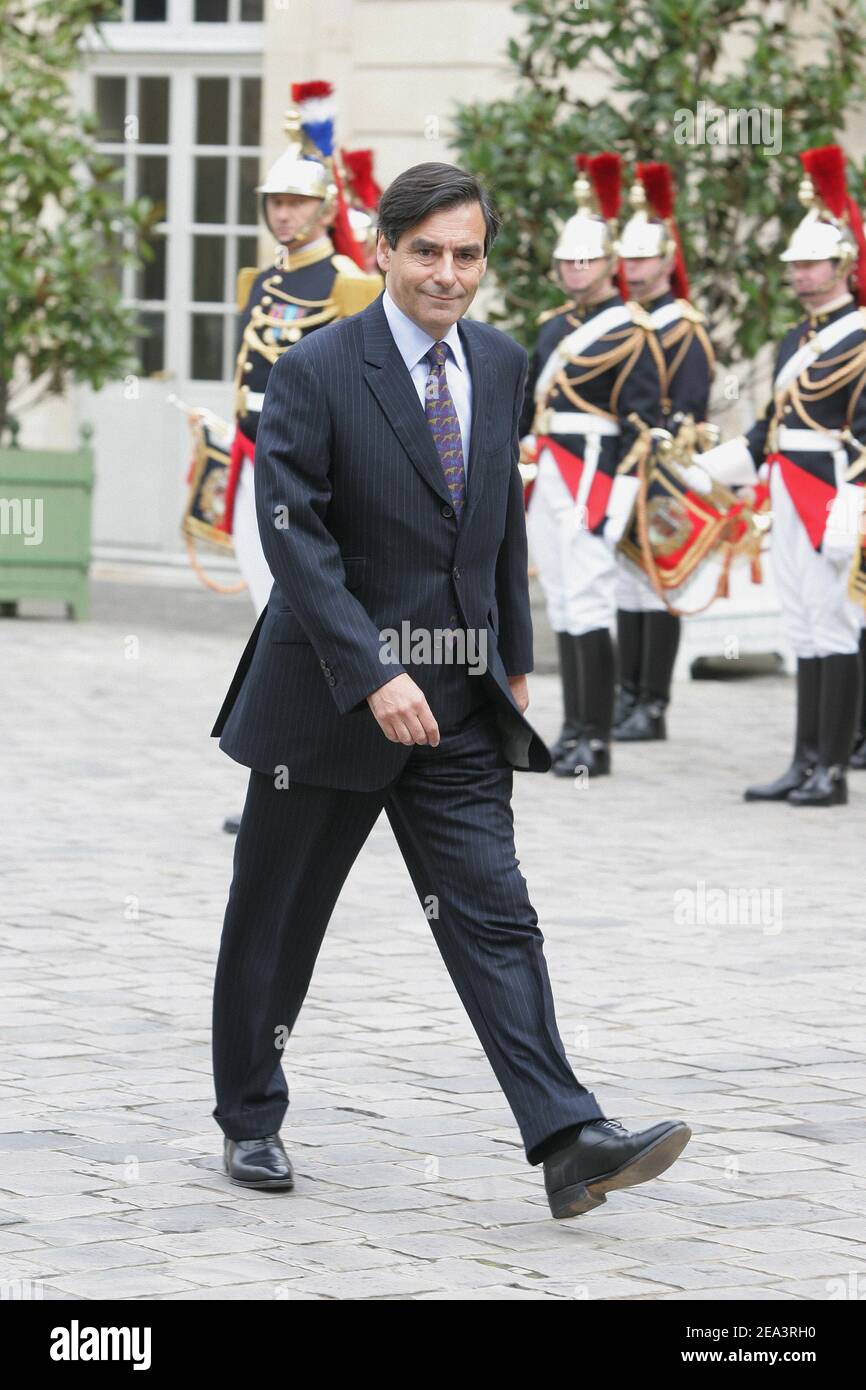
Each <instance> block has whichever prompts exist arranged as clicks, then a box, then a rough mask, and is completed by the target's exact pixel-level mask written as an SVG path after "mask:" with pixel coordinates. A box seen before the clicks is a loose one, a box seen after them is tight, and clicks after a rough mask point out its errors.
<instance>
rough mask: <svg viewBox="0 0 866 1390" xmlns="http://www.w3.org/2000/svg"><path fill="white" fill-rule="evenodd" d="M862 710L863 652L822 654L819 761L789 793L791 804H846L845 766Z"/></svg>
mask: <svg viewBox="0 0 866 1390" xmlns="http://www.w3.org/2000/svg"><path fill="white" fill-rule="evenodd" d="M859 712H860V656H859V654H858V653H857V652H836V653H834V655H833V656H822V657H821V715H820V720H819V724H818V764H817V766H816V768H815V770H814V772H813V773H812V775H811V777H810V778H809V779H808V780H807V781H806V782H804V783H803V785H802V786H801V787H797V788H796V790H794V791H792V792H791V794H790V796H789V797H788V801H789V802H790V804H791V805H792V806H844V805H845V803H846V802H847V800H848V783H847V781H846V780H845V769H846V767H847V766H848V759H849V758H850V756H851V745H852V743H853V742H854V731H855V729H856V727H857V716H858V714H859Z"/></svg>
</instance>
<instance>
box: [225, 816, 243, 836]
mask: <svg viewBox="0 0 866 1390" xmlns="http://www.w3.org/2000/svg"><path fill="white" fill-rule="evenodd" d="M240 828H241V818H240V816H226V818H225V820H224V821H223V830H224V831H225V832H226V834H227V835H237V833H238V831H239V830H240Z"/></svg>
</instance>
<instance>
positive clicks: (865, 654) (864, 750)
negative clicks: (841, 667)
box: [851, 627, 866, 771]
mask: <svg viewBox="0 0 866 1390" xmlns="http://www.w3.org/2000/svg"><path fill="white" fill-rule="evenodd" d="M860 682H861V685H860V692H861V693H860V723H859V726H858V729H857V733H856V736H855V739H854V752H853V753H852V754H851V767H852V768H856V769H857V770H859V771H862V770H863V769H864V768H866V627H864V628H863V630H862V632H861V633H860Z"/></svg>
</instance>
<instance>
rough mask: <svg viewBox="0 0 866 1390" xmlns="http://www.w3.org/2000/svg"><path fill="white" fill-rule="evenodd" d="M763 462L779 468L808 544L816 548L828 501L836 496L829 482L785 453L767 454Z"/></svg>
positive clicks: (820, 535)
mask: <svg viewBox="0 0 866 1390" xmlns="http://www.w3.org/2000/svg"><path fill="white" fill-rule="evenodd" d="M767 462H768V463H769V464H770V465H771V466H772V464H774V463H775V464H776V465H777V466H778V467H779V468H780V469H781V470H782V478H783V479H784V482H785V487H786V488H787V489H788V492H789V493H790V496H791V500H792V502H793V503H794V506H795V508H796V511H797V515H798V516H799V518H800V520H801V521H802V523H803V525H804V526H805V528H806V531H807V534H808V536H809V540H810V541H811V542H812V545H813V546H814V547H815V549H816V550H819V549H820V547H821V542H822V540H823V539H824V531H825V530H826V527H827V515H828V512H829V509H830V503H831V502H832V501H833V498H834V497H835V496H836V488H835V487H834V486H833V485H832V483H825V482H824V480H823V478H816V477H815V474H814V473H808V472H807V471H806V469H805V468H801V467H800V465H799V464H798V463H794V461H793V460H792V459H789V458H788V457H787V456H786V455H785V454H779V453H776V454H768V455H767Z"/></svg>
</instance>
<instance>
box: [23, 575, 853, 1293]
mask: <svg viewBox="0 0 866 1390" xmlns="http://www.w3.org/2000/svg"><path fill="white" fill-rule="evenodd" d="M96 589H97V593H96V596H95V597H96V602H95V605H94V613H95V617H94V620H93V621H91V622H89V623H86V624H78V625H76V624H71V623H65V622H59V621H55V620H53V619H49V618H47V617H44V616H39V615H36V616H31V617H23V618H19V619H17V620H4V621H0V667H2V670H3V676H4V697H5V700H4V707H5V710H6V711H7V718H8V712H9V711H11V712H12V716H13V717H12V720H11V721H10V722H9V724H8V727H9V728H11V730H12V736H11V737H9V738H7V740H6V742H5V745H4V752H5V755H6V757H5V770H6V776H5V777H4V778H3V779H2V782H0V813H2V815H3V824H4V836H3V841H2V844H0V875H2V881H3V886H4V891H3V896H2V901H0V948H2V950H3V953H4V964H5V970H4V975H3V979H2V981H0V1024H2V1027H3V1031H4V1035H5V1036H4V1042H5V1047H4V1055H3V1066H2V1070H0V1284H2V1287H3V1289H4V1290H7V1289H11V1291H12V1295H13V1296H16V1294H15V1290H16V1288H17V1289H18V1290H19V1293H20V1291H22V1290H27V1289H35V1290H37V1292H38V1295H41V1296H42V1297H44V1298H46V1299H52V1300H54V1299H56V1300H59V1301H77V1300H88V1299H97V1298H101V1297H104V1296H106V1295H107V1296H110V1297H120V1298H123V1299H127V1300H129V1301H133V1302H134V1301H138V1300H145V1301H146V1300H148V1299H153V1298H158V1299H166V1300H180V1301H187V1300H189V1299H208V1300H212V1299H216V1298H219V1299H265V1300H278V1299H284V1300H298V1301H303V1300H306V1299H314V1300H316V1301H320V1300H323V1299H334V1298H337V1299H343V1298H350V1299H376V1298H386V1299H418V1300H419V1301H421V1300H423V1301H427V1300H431V1299H433V1300H440V1299H445V1298H459V1299H467V1300H474V1299H479V1300H485V1301H487V1300H494V1299H499V1300H503V1301H505V1300H510V1299H518V1300H524V1299H525V1300H547V1301H551V1300H562V1299H571V1300H575V1299H580V1300H584V1299H607V1300H612V1301H615V1300H630V1299H633V1300H637V1301H648V1300H652V1299H661V1300H665V1301H667V1300H680V1299H690V1298H698V1299H701V1300H704V1299H706V1300H720V1301H726V1300H729V1299H750V1300H751V1299H754V1300H761V1301H764V1300H767V1301H777V1300H782V1301H802V1300H812V1299H829V1298H836V1297H839V1296H840V1295H839V1292H838V1289H839V1285H840V1281H842V1282H843V1283H845V1285H846V1287H849V1286H850V1287H853V1288H861V1290H866V1140H864V1137H863V1136H864V1132H866V1128H864V1123H863V1121H864V1116H866V1015H864V1010H863V1003H864V993H866V989H864V984H863V975H862V960H863V956H864V944H866V924H864V922H863V920H862V914H861V913H860V912H859V910H858V905H859V901H860V897H861V892H860V873H861V865H862V850H861V844H862V826H863V823H864V819H863V818H864V810H866V774H851V777H850V787H851V802H850V805H849V807H848V808H845V809H839V810H834V811H832V812H796V811H793V810H792V809H791V808H790V807H786V806H769V807H768V806H764V807H761V806H746V805H744V803H743V802H742V800H741V792H742V788H743V786H744V785H745V784H746V782H748V781H749V780H751V779H752V778H754V777H756V776H761V775H763V774H765V773H766V774H767V775H770V774H772V773H774V772H775V771H777V770H780V769H781V767H782V766H784V764H785V761H786V759H787V756H788V752H789V743H790V733H791V726H792V718H793V690H792V683H791V682H790V681H789V680H788V679H786V678H783V677H768V678H760V679H758V678H755V679H749V680H728V681H721V682H706V681H701V682H689V681H680V682H679V683H678V684H677V686H676V689H675V696H674V704H673V707H672V710H671V713H670V717H669V727H670V733H671V737H670V740H669V741H668V742H667V743H666V744H661V745H649V746H646V745H645V746H639V745H638V746H632V747H621V746H616V747H615V748H614V769H615V770H614V775H613V776H612V777H611V778H609V779H602V780H601V781H599V782H593V783H590V784H588V785H586V784H584V785H581V784H579V783H574V784H572V783H564V782H562V781H559V780H558V779H555V778H553V777H550V776H547V777H538V776H533V775H523V774H519V775H516V776H515V779H514V812H515V826H516V837H517V850H518V856H519V858H520V861H521V868H522V870H523V873H524V874H525V876H526V878H527V882H528V884H529V888H530V894H531V896H532V900H533V903H534V905H535V907H536V910H537V911H538V915H539V922H540V925H541V927H542V930H543V931H544V934H545V953H546V956H547V960H548V965H549V969H550V974H551V979H552V982H553V988H554V995H555V999H556V1007H557V1017H558V1021H559V1026H560V1031H561V1033H562V1036H563V1040H564V1042H565V1045H566V1049H567V1051H568V1054H569V1057H570V1059H571V1062H572V1064H573V1066H574V1068H575V1070H576V1072H577V1073H578V1075H579V1076H580V1077H581V1079H582V1080H584V1081H585V1083H586V1084H588V1085H589V1086H591V1087H592V1088H593V1089H594V1090H595V1092H596V1094H597V1096H598V1098H599V1100H600V1102H601V1104H602V1106H603V1107H604V1109H605V1111H606V1113H607V1114H608V1115H611V1116H613V1117H616V1118H620V1119H622V1120H623V1122H624V1123H626V1124H629V1125H631V1126H634V1127H638V1126H642V1125H644V1124H650V1123H653V1122H654V1121H655V1120H658V1119H661V1118H665V1117H668V1116H670V1117H674V1116H684V1117H685V1118H687V1119H688V1120H689V1121H690V1123H691V1124H692V1126H693V1130H694V1139H693V1141H692V1143H691V1144H690V1146H689V1148H688V1149H687V1151H686V1153H685V1154H684V1155H683V1157H682V1159H681V1160H680V1161H679V1162H678V1163H677V1164H676V1165H675V1166H674V1167H673V1168H672V1169H671V1170H670V1171H669V1172H668V1173H667V1174H665V1175H663V1176H662V1177H661V1178H659V1179H657V1180H656V1181H655V1182H653V1183H649V1184H646V1185H645V1186H642V1187H641V1188H638V1189H635V1190H634V1191H631V1192H621V1193H613V1194H611V1195H610V1197H609V1199H608V1202H607V1204H606V1205H605V1207H604V1208H603V1209H601V1210H599V1211H594V1212H591V1213H588V1214H587V1215H586V1216H584V1217H581V1218H578V1219H576V1220H574V1221H566V1222H554V1221H553V1220H552V1219H551V1218H550V1215H549V1211H548V1208H547V1204H546V1200H545V1197H544V1190H543V1182H542V1173H541V1170H540V1169H530V1168H529V1167H528V1165H527V1164H526V1162H525V1158H524V1155H523V1150H522V1147H521V1144H520V1141H519V1135H518V1133H517V1130H516V1126H515V1125H514V1121H513V1118H512V1116H511V1114H510V1111H509V1109H508V1106H507V1104H506V1103H505V1102H504V1098H503V1097H502V1095H501V1093H500V1091H499V1089H498V1087H497V1084H496V1081H495V1078H494V1077H493V1074H492V1071H491V1070H490V1068H489V1066H488V1064H487V1061H486V1058H485V1057H484V1054H483V1052H482V1051H481V1048H480V1046H479V1044H478V1041H477V1039H476V1037H475V1034H474V1032H473V1031H472V1028H471V1026H470V1024H469V1022H468V1019H467V1018H466V1016H465V1014H464V1013H463V1010H462V1007H461V1005H460V1003H459V1000H458V999H457V997H456V995H455V993H454V990H453V987H452V985H451V982H450V980H449V979H448V977H447V974H446V972H445V971H444V967H443V966H442V963H441V961H440V959H439V956H438V953H437V952H436V949H435V945H434V943H433V941H432V938H431V936H430V933H429V926H428V924H427V922H426V921H425V920H424V918H423V915H422V914H421V913H420V911H419V909H418V904H417V900H416V898H415V895H414V892H413V890H412V886H411V883H410V880H409V877H408V874H407V872H406V869H405V867H404V866H403V864H402V863H401V861H400V858H399V855H398V853H397V850H396V846H395V843H394V840H393V836H392V834H391V831H390V827H389V826H388V824H387V821H385V819H384V817H383V818H382V819H381V820H380V822H379V823H378V824H377V826H376V827H375V829H374V831H373V834H372V836H371V838H370V840H369V842H368V844H367V845H366V846H365V849H364V851H363V853H362V855H361V856H360V857H359V859H358V861H357V863H356V865H355V866H354V868H353V870H352V873H351V874H350V876H349V879H348V881H347V883H346V887H345V889H344V891H343V894H342V896H341V899H340V902H339V904H338V906H337V909H336V911H335V914H334V918H333V920H332V922H331V925H330V927H329V930H328V934H327V936H326V938H325V943H324V946H323V949H322V952H321V955H320V958H319V961H318V964H317V969H316V973H315V975H314V978H313V983H312V986H311V989H310V993H309V996H308V999H307V1001H306V1003H305V1006H304V1009H303V1010H302V1013H301V1015H300V1018H299V1021H298V1024H297V1027H296V1030H295V1032H294V1034H293V1036H292V1039H291V1042H290V1045H289V1047H288V1049H287V1052H286V1057H285V1065H286V1070H287V1074H288V1076H289V1083H290V1093H291V1106H290V1110H289V1113H288V1115H287V1118H286V1122H285V1125H284V1128H283V1134H284V1138H285V1140H286V1144H287V1147H288V1149H289V1151H290V1153H291V1154H292V1156H293V1160H294V1162H295V1165H296V1171H297V1187H296V1190H295V1191H294V1192H292V1193H282V1194H281V1193H253V1192H246V1191H243V1190H242V1189H239V1188H236V1187H233V1186H232V1185H231V1184H229V1183H228V1181H227V1180H226V1178H225V1175H224V1174H223V1172H222V1167H221V1140H222V1136H221V1132H220V1131H219V1130H218V1128H217V1126H216V1125H215V1124H214V1122H213V1119H212V1116H211V1110H212V1107H213V1104H214V1100H213V1093H212V1082H211V1072H210V1005H211V989H212V984H213V971H214V966H215V961H216V953H217V949H218V944H219V934H220V929H221V924H222V915H223V911H224V908H225V900H226V895H227V891H228V885H229V882H230V877H231V866H232V852H233V841H232V840H231V839H230V838H229V837H228V836H226V835H224V834H222V832H221V829H220V827H221V822H222V818H223V816H224V815H225V814H226V813H227V812H229V811H231V810H237V809H239V808H240V806H241V804H242V799H243V794H244V787H245V782H246V774H245V772H244V769H242V768H239V767H237V766H236V765H235V764H233V763H231V762H230V761H229V760H228V759H226V758H225V757H224V755H222V754H220V753H219V750H218V749H217V747H216V743H215V741H214V740H211V739H210V738H209V737H208V734H209V729H210V726H211V723H212V721H213V718H214V715H215V714H216V711H217V709H218V707H219V704H220V702H221V700H222V697H223V694H224V691H225V689H226V687H227V684H228V681H229V679H230V677H231V674H232V672H233V670H234V667H235V664H236V662H237V659H238V656H239V654H240V650H241V648H242V646H243V643H244V641H245V640H246V636H247V635H248V633H249V630H250V629H251V627H252V619H251V618H250V616H249V610H248V608H247V607H245V604H244V603H240V602H237V601H228V602H226V604H225V605H220V604H219V603H218V602H217V601H216V600H214V599H213V597H212V596H210V595H206V594H204V593H202V594H201V595H197V594H195V592H194V591H193V592H188V591H185V592H184V593H183V595H178V598H177V602H176V603H174V602H173V601H172V593H171V591H170V590H168V589H166V588H164V587H163V588H161V589H160V590H159V593H158V594H156V595H154V593H153V592H151V591H149V590H145V589H137V588H134V587H131V586H128V585H123V584H121V583H117V584H113V585H104V584H103V585H97V586H96ZM215 603H216V606H214V605H215ZM539 651H540V653H542V658H541V660H540V662H539V665H540V667H541V668H542V669H540V670H539V671H538V673H536V674H534V675H533V676H532V678H531V681H530V689H531V699H532V704H531V710H530V712H531V715H532V717H533V719H534V720H535V722H536V723H537V726H538V728H539V730H540V731H541V732H542V734H544V735H545V736H547V737H551V738H552V737H553V736H554V735H555V734H556V732H557V731H558V724H559V719H560V710H559V704H558V700H559V696H558V687H557V681H556V679H555V678H554V677H553V676H552V675H549V674H546V673H545V670H544V669H543V668H544V667H545V666H549V658H550V653H551V651H552V640H551V637H550V634H549V633H548V632H545V631H544V629H543V626H540V627H539ZM16 1281H17V1284H16ZM25 1296H26V1295H25Z"/></svg>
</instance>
